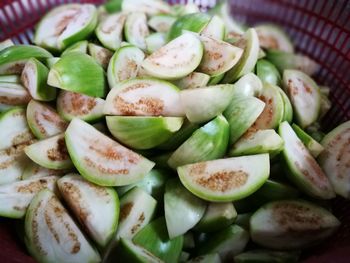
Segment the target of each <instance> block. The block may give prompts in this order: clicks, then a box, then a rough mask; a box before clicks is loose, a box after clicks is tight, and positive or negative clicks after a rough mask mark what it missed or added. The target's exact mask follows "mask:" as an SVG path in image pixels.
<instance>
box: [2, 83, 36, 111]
mask: <svg viewBox="0 0 350 263" xmlns="http://www.w3.org/2000/svg"><path fill="white" fill-rule="evenodd" d="M30 100H31V96H30V94H29V92H28V90H27V89H26V88H24V87H23V86H22V85H21V84H18V83H10V82H0V112H4V111H7V110H9V109H12V108H15V107H16V106H25V105H27V104H28V102H29V101H30Z"/></svg>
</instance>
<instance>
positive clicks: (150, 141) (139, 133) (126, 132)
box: [106, 116, 183, 150]
mask: <svg viewBox="0 0 350 263" xmlns="http://www.w3.org/2000/svg"><path fill="white" fill-rule="evenodd" d="M106 121H107V126H108V129H109V131H110V132H111V133H112V135H113V136H114V137H115V138H116V139H117V140H118V141H120V142H121V143H123V144H124V145H127V146H129V147H131V148H134V149H140V150H145V149H151V148H153V147H156V146H158V145H159V144H161V143H163V142H165V141H167V140H168V139H169V138H170V137H171V136H172V134H173V133H175V132H176V131H178V130H179V129H180V128H181V126H182V123H183V118H181V117H138V116H131V117H129V116H107V117H106Z"/></svg>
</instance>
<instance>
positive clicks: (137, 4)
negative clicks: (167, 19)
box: [122, 0, 170, 15]
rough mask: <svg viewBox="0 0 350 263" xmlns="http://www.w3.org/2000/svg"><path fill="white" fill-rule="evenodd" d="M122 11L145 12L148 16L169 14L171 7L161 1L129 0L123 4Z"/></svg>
mask: <svg viewBox="0 0 350 263" xmlns="http://www.w3.org/2000/svg"><path fill="white" fill-rule="evenodd" d="M122 10H123V11H125V12H135V11H139V12H144V13H146V14H147V15H155V14H168V13H170V6H169V5H168V4H167V3H166V2H164V1H160V0H127V1H123V2H122Z"/></svg>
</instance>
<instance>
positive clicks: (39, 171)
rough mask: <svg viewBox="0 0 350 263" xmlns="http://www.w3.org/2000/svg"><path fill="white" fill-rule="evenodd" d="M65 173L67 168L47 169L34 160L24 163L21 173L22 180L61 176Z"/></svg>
mask: <svg viewBox="0 0 350 263" xmlns="http://www.w3.org/2000/svg"><path fill="white" fill-rule="evenodd" d="M67 173H69V170H54V169H48V168H45V167H42V166H40V165H38V164H36V163H34V162H30V163H29V164H27V165H26V167H25V169H24V171H23V173H22V180H27V179H34V178H41V177H46V176H62V175H65V174H67Z"/></svg>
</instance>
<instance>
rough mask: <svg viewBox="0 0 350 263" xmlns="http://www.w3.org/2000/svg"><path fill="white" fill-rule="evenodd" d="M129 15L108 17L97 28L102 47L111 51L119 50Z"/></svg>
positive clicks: (118, 14)
mask: <svg viewBox="0 0 350 263" xmlns="http://www.w3.org/2000/svg"><path fill="white" fill-rule="evenodd" d="M126 17H127V15H126V14H125V13H117V14H112V15H108V16H107V17H106V18H105V19H104V20H103V21H101V22H100V23H99V25H98V26H97V28H96V30H95V33H96V36H97V38H98V40H99V41H100V42H101V43H102V45H103V46H104V47H106V48H108V49H111V50H117V49H118V48H119V47H120V44H121V42H122V41H123V28H124V24H125V20H126Z"/></svg>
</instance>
